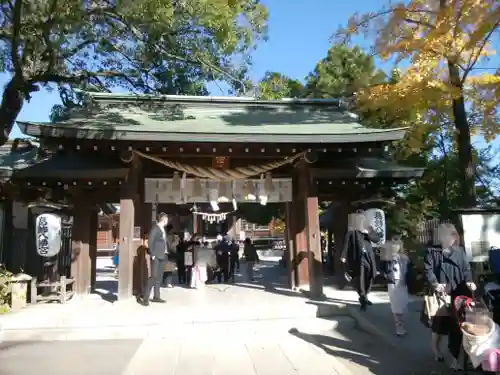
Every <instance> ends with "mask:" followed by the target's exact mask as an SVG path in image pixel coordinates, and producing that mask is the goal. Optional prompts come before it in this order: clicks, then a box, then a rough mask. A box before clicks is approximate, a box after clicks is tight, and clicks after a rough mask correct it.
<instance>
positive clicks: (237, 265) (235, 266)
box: [229, 258, 240, 278]
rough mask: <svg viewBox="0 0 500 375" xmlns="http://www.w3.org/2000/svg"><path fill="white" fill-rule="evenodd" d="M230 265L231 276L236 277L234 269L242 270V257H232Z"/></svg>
mask: <svg viewBox="0 0 500 375" xmlns="http://www.w3.org/2000/svg"><path fill="white" fill-rule="evenodd" d="M229 267H230V277H232V278H234V271H236V270H238V271H239V270H240V259H239V258H233V259H231V262H230V265H229Z"/></svg>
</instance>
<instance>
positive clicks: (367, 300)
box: [365, 298, 373, 306]
mask: <svg viewBox="0 0 500 375" xmlns="http://www.w3.org/2000/svg"><path fill="white" fill-rule="evenodd" d="M365 302H366V304H367V305H368V306H371V305H373V302H372V301H370V300H369V299H368V298H366V299H365Z"/></svg>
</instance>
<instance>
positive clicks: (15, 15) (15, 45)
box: [10, 0, 24, 81]
mask: <svg viewBox="0 0 500 375" xmlns="http://www.w3.org/2000/svg"><path fill="white" fill-rule="evenodd" d="M22 9H23V1H22V0H17V1H16V2H15V3H14V8H13V9H12V40H11V46H10V54H11V60H12V65H13V67H14V73H15V74H14V75H15V76H16V79H18V80H21V81H22V80H23V78H24V77H23V67H22V64H21V56H20V55H19V48H20V32H21V17H22Z"/></svg>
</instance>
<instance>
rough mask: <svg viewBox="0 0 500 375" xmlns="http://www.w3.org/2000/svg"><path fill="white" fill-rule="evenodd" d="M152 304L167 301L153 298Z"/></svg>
mask: <svg viewBox="0 0 500 375" xmlns="http://www.w3.org/2000/svg"><path fill="white" fill-rule="evenodd" d="M151 302H155V303H165V302H167V301H165V300H164V299H161V298H153V299H152V300H151Z"/></svg>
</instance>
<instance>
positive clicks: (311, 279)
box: [298, 161, 323, 298]
mask: <svg viewBox="0 0 500 375" xmlns="http://www.w3.org/2000/svg"><path fill="white" fill-rule="evenodd" d="M298 167H299V168H298V186H299V195H300V197H299V199H298V203H299V204H300V205H301V206H302V210H301V211H302V215H303V216H302V217H303V221H304V223H303V227H304V229H303V230H302V231H301V239H300V240H301V241H304V240H305V248H306V249H307V252H306V256H307V271H306V272H307V273H308V275H307V279H308V284H309V290H310V292H311V296H313V297H316V298H319V297H322V296H323V263H322V261H321V258H322V257H321V236H320V228H319V216H318V197H317V195H316V191H315V190H316V189H315V186H314V184H313V179H312V176H311V173H310V169H309V164H307V163H306V162H305V161H302V162H301V163H300V164H299V166H298ZM304 237H305V238H304Z"/></svg>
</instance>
